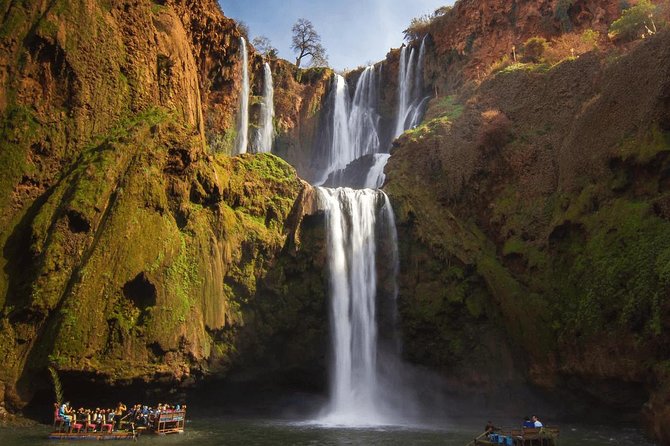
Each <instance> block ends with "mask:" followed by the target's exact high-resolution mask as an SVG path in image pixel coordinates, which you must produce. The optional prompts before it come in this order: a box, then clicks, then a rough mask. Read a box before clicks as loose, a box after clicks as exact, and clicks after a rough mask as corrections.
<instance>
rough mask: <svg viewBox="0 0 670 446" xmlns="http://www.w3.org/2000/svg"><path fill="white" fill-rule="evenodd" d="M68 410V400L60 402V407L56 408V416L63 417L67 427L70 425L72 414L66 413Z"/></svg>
mask: <svg viewBox="0 0 670 446" xmlns="http://www.w3.org/2000/svg"><path fill="white" fill-rule="evenodd" d="M69 411H70V403H69V402H65V403H63V404H61V406H60V408H59V409H58V416H59V417H60V418H62V419H63V421H64V422H65V425H66V426H67V427H70V426H71V425H72V415H68V413H69Z"/></svg>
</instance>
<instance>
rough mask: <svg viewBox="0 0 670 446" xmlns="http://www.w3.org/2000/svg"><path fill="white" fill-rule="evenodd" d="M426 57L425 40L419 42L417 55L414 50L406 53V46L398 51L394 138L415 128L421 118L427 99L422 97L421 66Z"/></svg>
mask: <svg viewBox="0 0 670 446" xmlns="http://www.w3.org/2000/svg"><path fill="white" fill-rule="evenodd" d="M425 56H426V39H425V38H424V39H423V40H422V41H421V46H420V47H419V54H418V56H417V55H416V49H415V48H411V49H409V51H408V48H407V47H406V46H403V47H402V49H401V50H400V63H399V69H398V114H397V118H396V127H395V133H394V135H393V136H394V137H395V138H397V137H398V136H400V135H402V134H403V132H404V131H405V130H407V129H411V128H413V127H416V126H417V125H418V124H419V122H421V119H422V117H423V112H424V111H425V107H426V104H427V103H428V99H429V97H427V96H425V95H424V86H423V64H424V59H425Z"/></svg>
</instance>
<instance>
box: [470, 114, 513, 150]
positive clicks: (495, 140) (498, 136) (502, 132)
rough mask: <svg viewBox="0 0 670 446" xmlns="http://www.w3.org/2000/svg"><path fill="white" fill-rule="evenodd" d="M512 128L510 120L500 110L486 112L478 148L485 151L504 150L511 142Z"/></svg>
mask: <svg viewBox="0 0 670 446" xmlns="http://www.w3.org/2000/svg"><path fill="white" fill-rule="evenodd" d="M511 126H512V123H511V122H510V120H509V118H508V117H507V116H506V115H505V114H504V113H503V112H501V111H500V110H493V109H492V110H486V111H485V112H483V113H482V124H481V127H480V128H479V134H478V135H477V144H478V146H479V147H480V148H482V149H483V150H484V151H490V150H500V149H502V148H503V147H505V145H506V144H507V143H508V142H509V141H510V137H511Z"/></svg>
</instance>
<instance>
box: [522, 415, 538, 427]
mask: <svg viewBox="0 0 670 446" xmlns="http://www.w3.org/2000/svg"><path fill="white" fill-rule="evenodd" d="M523 427H530V428H532V427H535V423H533V422H532V421H531V419H530V417H524V419H523Z"/></svg>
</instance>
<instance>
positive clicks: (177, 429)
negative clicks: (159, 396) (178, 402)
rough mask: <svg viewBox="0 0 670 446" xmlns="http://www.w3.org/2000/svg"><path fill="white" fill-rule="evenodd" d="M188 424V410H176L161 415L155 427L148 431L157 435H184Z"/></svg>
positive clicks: (155, 422)
mask: <svg viewBox="0 0 670 446" xmlns="http://www.w3.org/2000/svg"><path fill="white" fill-rule="evenodd" d="M185 422H186V410H175V411H171V412H164V413H161V414H160V416H159V417H158V419H157V420H154V423H153V426H151V427H150V428H149V429H147V431H149V432H151V433H154V434H157V435H167V434H183V433H184V423H185Z"/></svg>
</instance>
